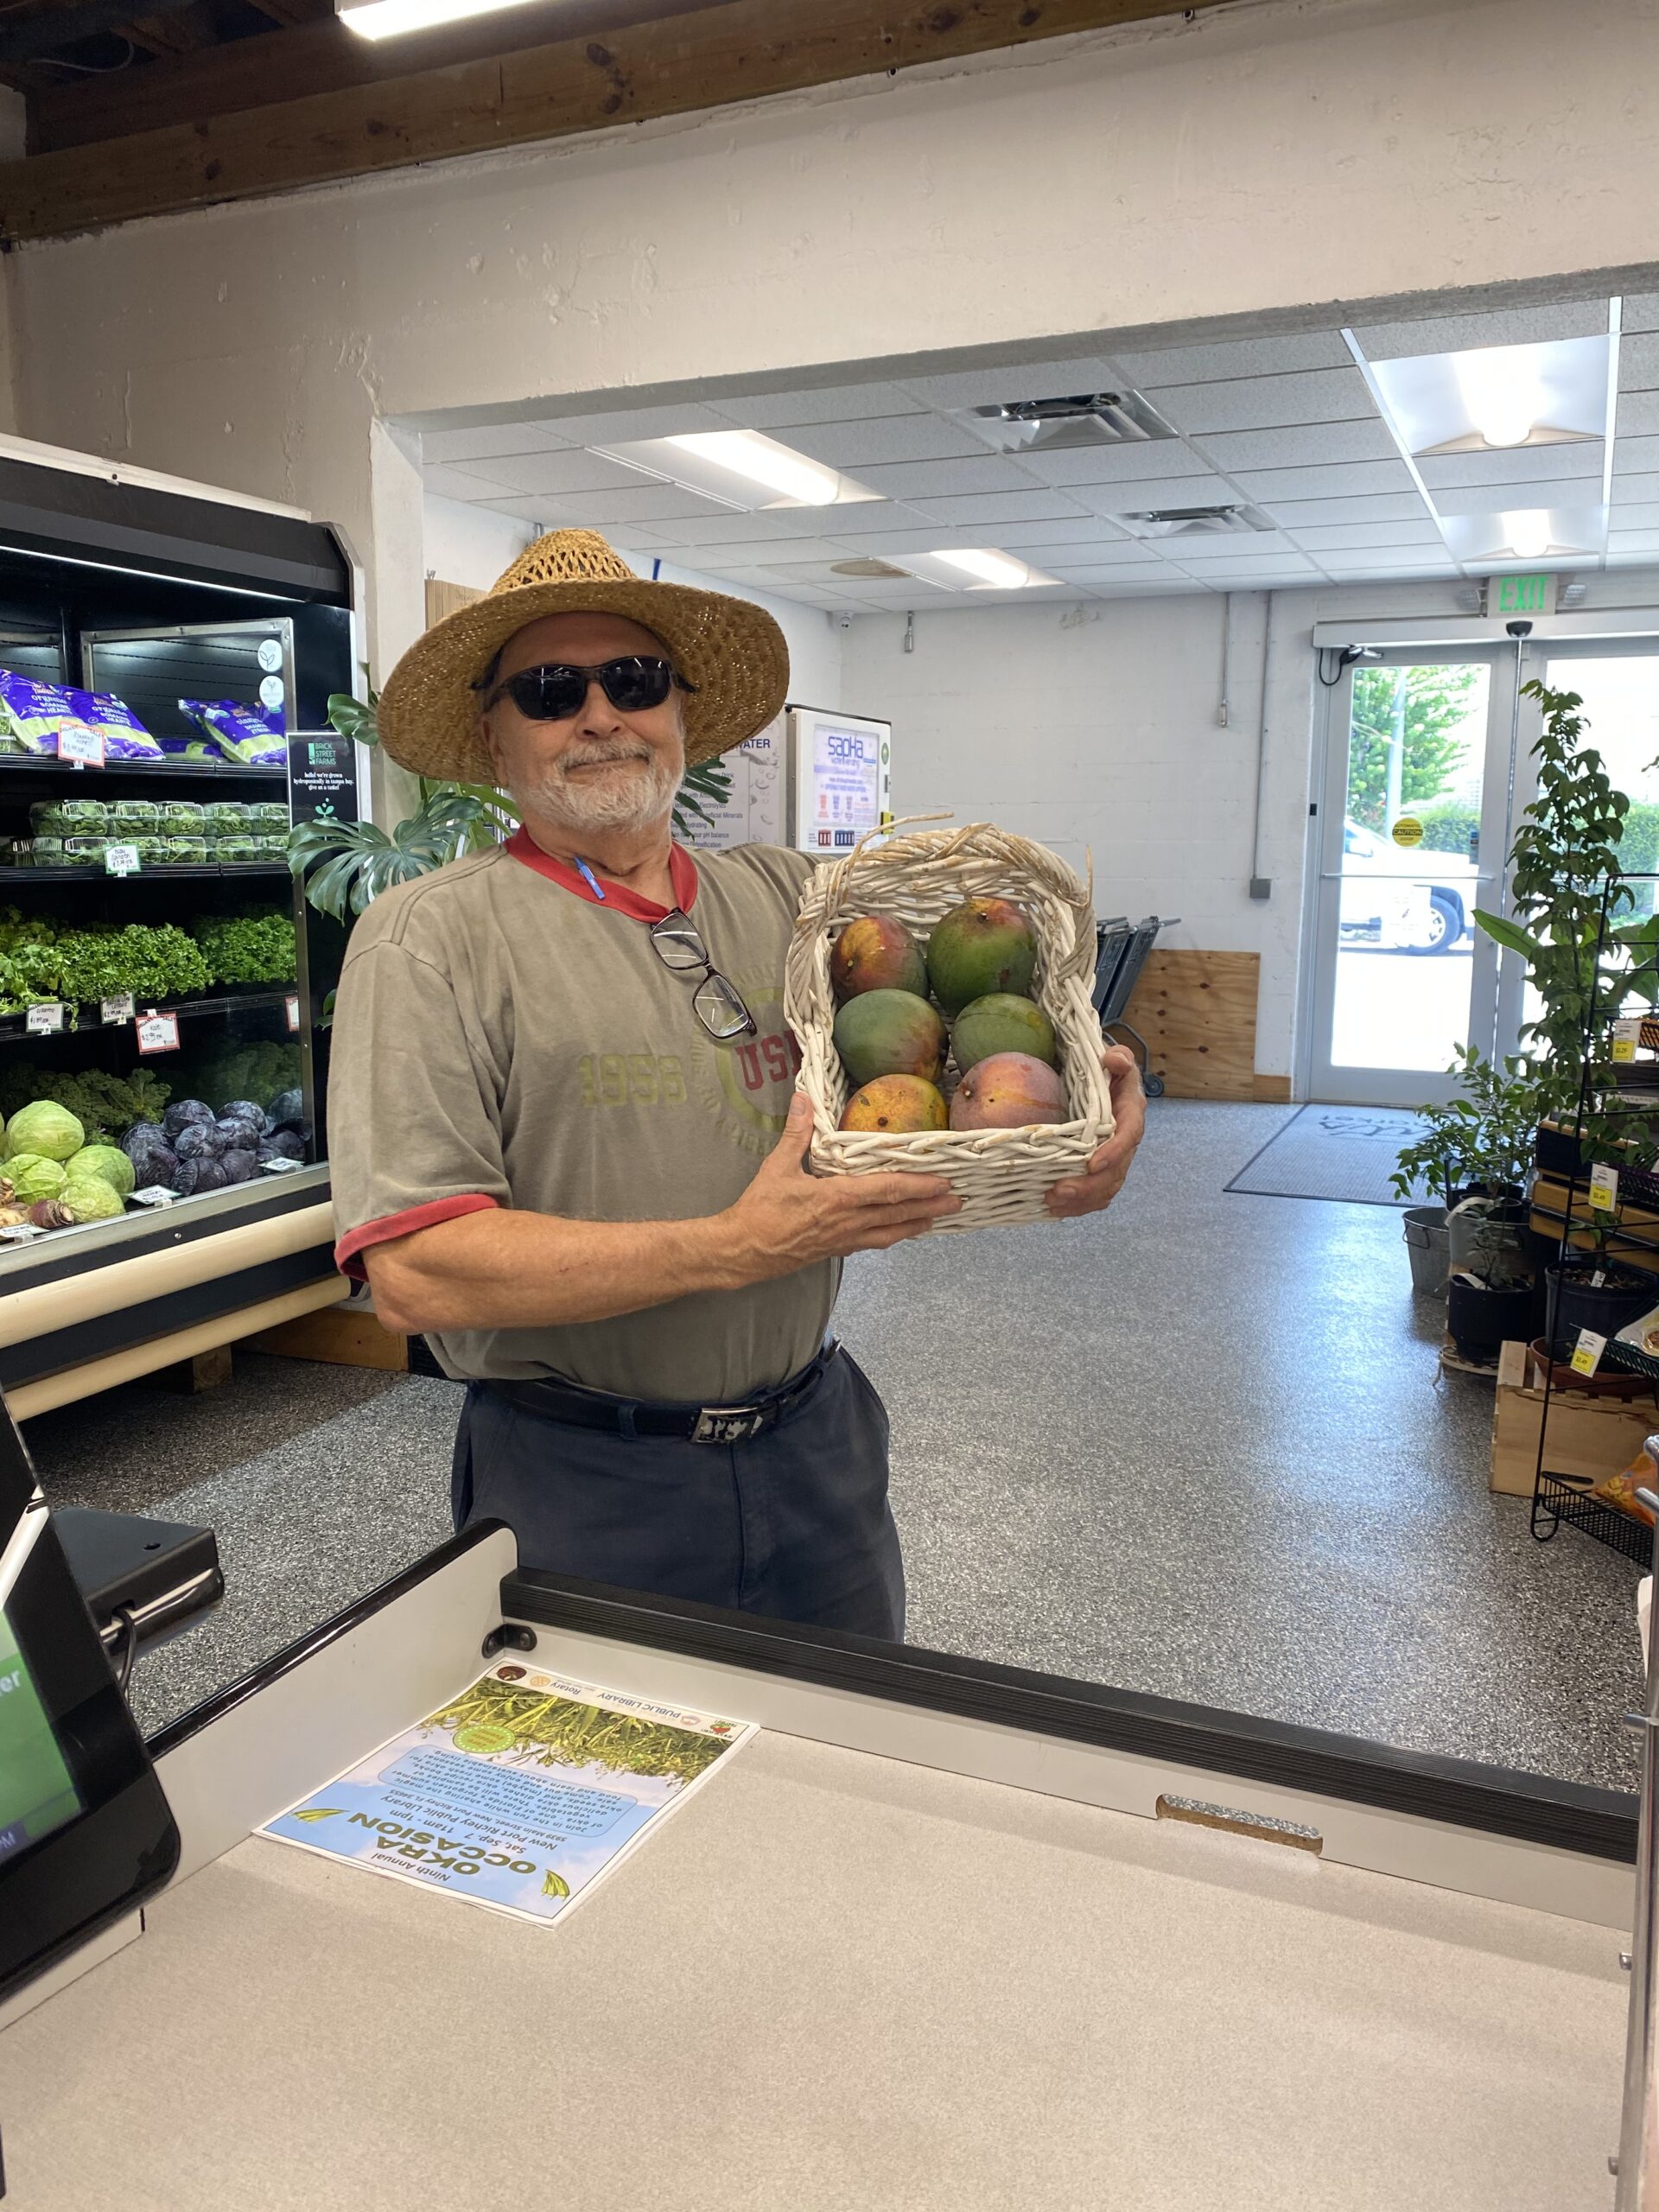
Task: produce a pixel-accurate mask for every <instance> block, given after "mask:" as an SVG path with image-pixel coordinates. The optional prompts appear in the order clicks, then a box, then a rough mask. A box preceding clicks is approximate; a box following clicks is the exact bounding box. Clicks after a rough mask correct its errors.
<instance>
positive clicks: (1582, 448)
mask: <svg viewBox="0 0 1659 2212" xmlns="http://www.w3.org/2000/svg"><path fill="white" fill-rule="evenodd" d="M1606 450H1607V449H1606V447H1605V444H1604V443H1603V442H1602V441H1601V439H1599V438H1581V439H1573V440H1570V441H1568V442H1567V443H1566V444H1558V445H1551V446H1503V447H1501V448H1499V449H1498V451H1497V452H1496V453H1434V454H1421V456H1420V457H1419V459H1418V462H1417V467H1418V468H1419V470H1420V471H1421V475H1422V480H1423V481H1424V483H1425V484H1427V486H1428V488H1429V490H1430V491H1431V492H1432V493H1439V492H1440V491H1441V490H1442V489H1451V488H1452V486H1462V485H1469V486H1473V485H1480V484H1509V485H1515V484H1530V483H1551V484H1555V483H1563V482H1565V481H1566V480H1567V479H1568V478H1572V477H1580V478H1582V477H1589V478H1593V479H1594V480H1596V481H1597V482H1599V481H1600V478H1601V473H1602V469H1603V467H1604V466H1605V454H1606ZM1582 497H1583V494H1582V493H1580V498H1582ZM1435 505H1437V506H1438V505H1440V501H1439V499H1436V500H1435ZM1534 505H1541V502H1540V501H1535V502H1534Z"/></svg>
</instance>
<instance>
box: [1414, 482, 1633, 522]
mask: <svg viewBox="0 0 1659 2212" xmlns="http://www.w3.org/2000/svg"><path fill="white" fill-rule="evenodd" d="M1434 505H1436V507H1437V508H1439V510H1440V512H1441V514H1443V515H1501V514H1507V513H1509V512H1510V510H1511V509H1513V508H1516V507H1522V508H1527V507H1597V506H1599V505H1601V484H1600V480H1599V479H1597V478H1592V477H1585V476H1568V477H1564V478H1562V479H1561V480H1560V481H1559V482H1556V483H1536V482H1534V481H1531V480H1529V481H1527V482H1524V483H1520V484H1459V485H1448V486H1443V487H1441V488H1440V489H1439V490H1437V491H1436V492H1435V493H1434Z"/></svg>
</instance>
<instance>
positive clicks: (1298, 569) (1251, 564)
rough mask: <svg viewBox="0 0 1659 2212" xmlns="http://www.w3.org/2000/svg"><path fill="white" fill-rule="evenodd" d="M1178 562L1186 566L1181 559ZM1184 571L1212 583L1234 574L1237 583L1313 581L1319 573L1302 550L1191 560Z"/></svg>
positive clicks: (1228, 579) (1232, 576) (1227, 578)
mask: <svg viewBox="0 0 1659 2212" xmlns="http://www.w3.org/2000/svg"><path fill="white" fill-rule="evenodd" d="M1179 565H1180V566H1183V567H1185V566H1186V565H1187V564H1186V563H1185V558H1183V561H1182V562H1181V563H1179ZM1187 572H1188V574H1189V575H1202V576H1204V577H1206V578H1207V579H1209V581H1210V582H1212V583H1213V582H1231V581H1232V580H1233V579H1234V578H1235V577H1236V578H1238V579H1239V580H1240V581H1241V582H1243V581H1249V582H1256V583H1261V584H1266V583H1268V582H1286V583H1304V582H1311V581H1313V579H1314V578H1316V577H1317V576H1318V575H1319V569H1318V568H1317V567H1316V566H1315V564H1314V563H1313V562H1312V561H1311V560H1309V558H1308V557H1307V556H1306V554H1305V553H1268V554H1264V555H1262V556H1261V558H1260V559H1257V560H1235V561H1205V562H1204V563H1192V566H1191V567H1190V568H1188V571H1187Z"/></svg>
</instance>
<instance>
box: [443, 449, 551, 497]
mask: <svg viewBox="0 0 1659 2212" xmlns="http://www.w3.org/2000/svg"><path fill="white" fill-rule="evenodd" d="M542 457H543V458H544V457H545V456H542ZM525 458H526V459H528V458H529V456H528V455H526V456H525ZM421 481H422V483H423V484H424V485H425V486H426V488H427V490H428V491H429V492H430V493H434V494H435V497H437V498H438V499H499V498H500V496H501V486H500V484H499V482H497V481H495V480H492V479H491V478H490V477H487V476H478V475H475V474H474V473H473V471H472V470H470V469H467V468H452V467H449V465H448V463H447V462H445V461H424V462H423V464H422V467H421Z"/></svg>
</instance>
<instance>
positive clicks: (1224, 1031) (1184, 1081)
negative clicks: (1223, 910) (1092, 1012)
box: [1124, 949, 1262, 1098]
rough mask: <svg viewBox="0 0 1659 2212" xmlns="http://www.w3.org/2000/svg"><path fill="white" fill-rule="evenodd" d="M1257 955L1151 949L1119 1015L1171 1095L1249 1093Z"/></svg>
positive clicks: (1251, 1094)
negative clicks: (1136, 1033)
mask: <svg viewBox="0 0 1659 2212" xmlns="http://www.w3.org/2000/svg"><path fill="white" fill-rule="evenodd" d="M1261 968H1262V957H1261V955H1260V954H1259V953H1255V952H1196V951H1193V952H1188V951H1177V950H1173V949H1171V950H1155V949H1154V950H1153V951H1152V952H1150V953H1148V954H1147V964H1146V966H1145V967H1144V968H1143V969H1141V980H1140V982H1138V983H1137V984H1136V985H1135V995H1134V996H1133V997H1132V998H1131V999H1130V1001H1129V1005H1128V1013H1127V1014H1125V1016H1124V1020H1126V1021H1127V1022H1128V1025H1129V1027H1131V1028H1133V1029H1138V1030H1139V1031H1140V1033H1141V1035H1142V1036H1143V1037H1144V1038H1145V1039H1146V1040H1147V1049H1148V1054H1149V1058H1148V1065H1149V1066H1150V1067H1151V1068H1152V1071H1153V1072H1154V1074H1155V1075H1160V1076H1162V1077H1163V1078H1164V1085H1165V1088H1166V1090H1167V1092H1168V1094H1169V1096H1171V1097H1172V1098H1254V1097H1255V1096H1256V1090H1255V1081H1256V1077H1255V1000H1256V991H1257V988H1258V985H1259V983H1260V980H1261Z"/></svg>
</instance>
